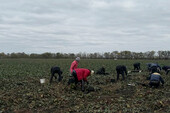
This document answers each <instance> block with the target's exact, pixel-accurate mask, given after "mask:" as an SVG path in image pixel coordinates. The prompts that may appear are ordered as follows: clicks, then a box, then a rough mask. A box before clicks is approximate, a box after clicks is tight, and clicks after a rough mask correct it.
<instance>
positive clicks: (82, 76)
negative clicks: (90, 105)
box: [68, 68, 94, 92]
mask: <svg viewBox="0 0 170 113" xmlns="http://www.w3.org/2000/svg"><path fill="white" fill-rule="evenodd" d="M93 74H94V71H93V70H89V69H85V68H77V69H74V70H73V72H72V76H73V78H74V83H75V86H76V85H77V83H78V82H81V90H82V91H83V92H84V91H85V88H84V85H85V82H86V83H87V84H88V81H87V77H88V76H90V75H93ZM71 82H72V80H70V79H69V81H68V85H70V84H71Z"/></svg>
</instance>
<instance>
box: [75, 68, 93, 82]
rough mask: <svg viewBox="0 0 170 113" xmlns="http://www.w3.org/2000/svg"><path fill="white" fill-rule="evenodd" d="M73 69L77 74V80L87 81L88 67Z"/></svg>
mask: <svg viewBox="0 0 170 113" xmlns="http://www.w3.org/2000/svg"><path fill="white" fill-rule="evenodd" d="M75 71H76V74H77V79H78V81H80V80H84V81H87V77H88V76H89V75H90V70H89V69H84V68H77V69H75Z"/></svg>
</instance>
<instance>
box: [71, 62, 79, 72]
mask: <svg viewBox="0 0 170 113" xmlns="http://www.w3.org/2000/svg"><path fill="white" fill-rule="evenodd" d="M77 66H78V62H77V61H76V60H74V61H73V62H72V63H71V67H70V72H71V73H72V71H73V70H74V69H76V68H77Z"/></svg>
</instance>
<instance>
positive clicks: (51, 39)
mask: <svg viewBox="0 0 170 113" xmlns="http://www.w3.org/2000/svg"><path fill="white" fill-rule="evenodd" d="M169 3H170V2H169V1H168V0H164V1H160V0H148V1H147V2H146V1H141V0H119V1H117V0H81V1H79V0H62V1H49V0H34V1H33V0H29V1H25V0H14V1H9V0H4V1H3V2H1V4H0V40H1V41H0V47H1V50H2V51H3V52H8V51H10V52H15V51H24V52H29V53H30V52H41V53H42V52H47V51H48V52H56V51H59V52H84V51H85V52H93V51H95V52H100V51H102V52H104V51H112V50H133V51H148V50H159V49H161V50H167V49H170V48H169V46H168V45H169V44H168V42H170V35H169V29H170V28H169V26H170V23H169V20H170V16H169V15H170V7H169V6H168V4H169ZM153 43H154V44H153ZM165 46H166V47H165ZM10 48H13V49H10ZM57 48H58V49H57Z"/></svg>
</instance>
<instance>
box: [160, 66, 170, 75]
mask: <svg viewBox="0 0 170 113" xmlns="http://www.w3.org/2000/svg"><path fill="white" fill-rule="evenodd" d="M162 70H164V71H165V72H166V75H168V73H169V71H170V66H163V67H162Z"/></svg>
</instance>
